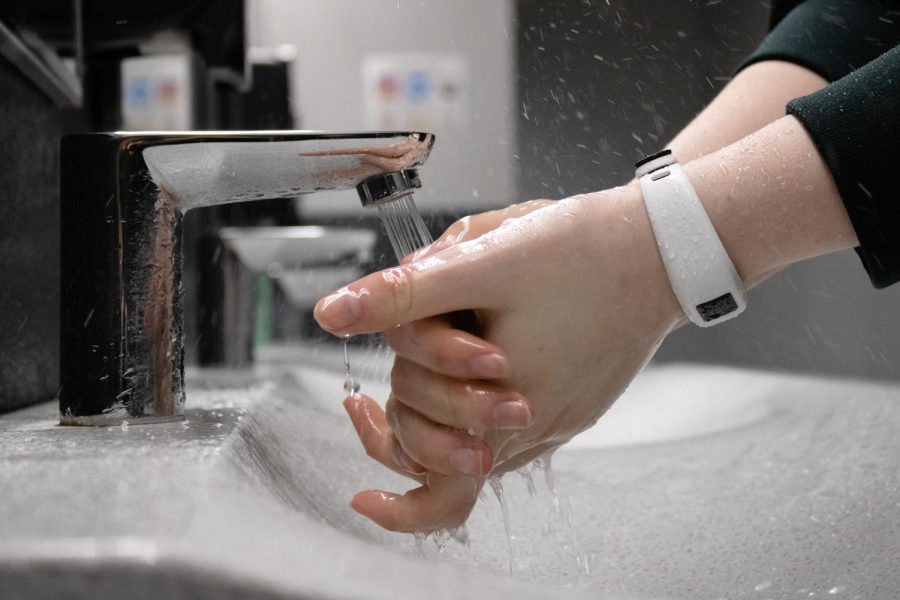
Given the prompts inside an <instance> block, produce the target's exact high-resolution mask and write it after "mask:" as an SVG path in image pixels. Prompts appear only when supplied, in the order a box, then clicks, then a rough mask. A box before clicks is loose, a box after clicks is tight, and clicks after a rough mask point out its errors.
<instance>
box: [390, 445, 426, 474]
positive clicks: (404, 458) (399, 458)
mask: <svg viewBox="0 0 900 600" xmlns="http://www.w3.org/2000/svg"><path fill="white" fill-rule="evenodd" d="M394 462H396V463H397V464H398V465H400V468H401V469H403V470H404V471H406V472H407V473H409V474H410V475H424V474H425V468H424V467H422V465H420V464H418V463H417V462H415V461H414V460H413V459H412V458H410V457H409V454H407V453H406V451H405V450H403V448H401V447H400V446H396V445H395V446H394Z"/></svg>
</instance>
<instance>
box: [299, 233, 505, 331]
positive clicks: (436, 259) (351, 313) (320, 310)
mask: <svg viewBox="0 0 900 600" xmlns="http://www.w3.org/2000/svg"><path fill="white" fill-rule="evenodd" d="M471 244H478V241H477V240H473V241H471V242H466V243H464V244H460V245H458V246H454V247H452V248H448V249H447V250H444V251H443V252H440V253H438V254H436V255H434V256H432V257H430V258H427V259H425V260H421V261H413V262H410V263H407V264H404V265H401V266H399V267H393V268H391V269H386V270H384V271H380V272H378V273H372V274H371V275H367V276H366V277H363V278H362V279H359V280H357V281H355V282H353V283H351V284H350V285H348V286H345V287H343V288H341V289H339V290H337V291H335V292H333V293H331V294H329V295H328V296H326V297H325V298H322V299H321V300H319V302H318V303H317V304H316V308H315V311H314V315H315V318H316V321H318V323H319V325H321V326H322V327H323V328H324V329H325V330H327V331H329V332H331V333H333V334H335V335H355V334H358V333H372V332H376V331H386V330H388V329H390V328H392V327H395V326H397V325H400V324H403V323H409V322H410V321H417V320H419V319H424V318H427V317H432V316H436V315H441V314H445V313H450V312H455V311H461V310H465V309H477V308H482V307H483V306H484V305H486V304H487V303H488V302H489V301H490V299H491V295H490V292H491V290H492V288H493V287H494V286H492V285H484V284H479V283H478V282H477V281H475V282H473V281H472V280H471V273H472V270H471V269H470V268H468V267H469V266H470V265H471V263H472V261H477V260H481V259H484V258H488V255H489V254H491V253H490V252H489V251H488V250H489V249H488V248H487V247H481V246H480V245H479V246H478V247H475V246H471ZM488 265H489V266H490V268H489V269H481V273H480V278H485V277H486V278H488V279H489V281H490V280H491V279H490V278H491V273H490V272H491V271H493V269H494V266H495V265H493V264H492V263H488ZM485 271H487V272H485ZM492 283H496V282H494V281H492Z"/></svg>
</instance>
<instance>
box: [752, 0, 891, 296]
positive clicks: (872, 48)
mask: <svg viewBox="0 0 900 600" xmlns="http://www.w3.org/2000/svg"><path fill="white" fill-rule="evenodd" d="M772 22H773V25H774V28H773V29H772V31H771V32H770V33H769V35H768V37H767V38H766V39H765V40H764V41H763V43H762V44H761V45H760V47H759V48H758V49H757V50H756V51H755V52H754V53H753V54H752V55H751V56H750V57H749V58H748V59H747V61H746V62H744V64H743V65H742V67H741V68H743V67H745V66H747V65H750V64H753V63H755V62H760V61H764V60H783V61H788V62H792V63H795V64H798V65H801V66H803V67H806V68H808V69H810V70H812V71H814V72H816V73H818V74H819V75H821V76H822V77H824V78H825V79H826V80H828V81H831V82H833V83H832V84H831V85H829V86H827V87H826V88H825V89H823V90H821V91H819V92H816V93H814V94H811V95H809V96H805V97H803V98H797V99H795V100H792V101H791V102H790V103H789V104H788V107H787V112H788V113H789V114H792V115H794V116H795V117H797V118H798V119H799V120H800V121H801V122H802V123H803V125H804V127H806V129H807V131H809V133H810V136H811V137H812V138H813V141H814V142H815V144H816V147H817V148H818V150H819V153H820V154H821V155H822V158H823V159H824V160H825V162H826V163H827V164H828V167H829V169H830V171H831V174H832V176H833V177H834V181H835V183H836V184H837V187H838V191H839V192H840V194H841V199H842V200H843V201H844V205H845V206H846V208H847V213H848V214H849V215H850V220H851V221H852V223H853V227H854V229H855V230H856V234H857V237H858V238H859V242H860V246H859V248H857V249H856V251H857V253H858V254H859V256H860V258H861V259H862V262H863V265H864V266H865V268H866V271H867V272H868V274H869V278H870V279H871V280H872V284H873V285H875V287H879V288H881V287H886V286H888V285H891V284H893V283H896V282H897V281H900V185H898V184H897V183H896V182H892V181H891V177H892V174H893V173H894V172H896V170H897V168H898V166H900V48H897V45H898V44H900V0H805V1H803V2H796V1H795V0H781V1H776V2H775V5H774V6H773V15H772Z"/></svg>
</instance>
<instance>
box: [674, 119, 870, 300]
mask: <svg viewBox="0 0 900 600" xmlns="http://www.w3.org/2000/svg"><path fill="white" fill-rule="evenodd" d="M685 171H686V172H687V174H688V177H689V178H690V180H691V182H692V184H693V185H694V188H695V189H696V191H697V195H698V196H699V197H700V199H701V201H702V202H703V205H704V207H705V208H706V211H707V213H708V214H709V217H710V219H711V220H712V222H713V225H714V226H715V228H716V231H717V232H718V234H719V237H720V238H721V239H722V243H723V244H724V245H725V248H726V249H727V251H728V254H729V255H730V256H731V259H732V261H733V262H734V264H735V267H736V268H737V270H738V272H739V273H740V275H741V277H742V279H743V280H744V281H745V282H748V283H749V284H750V285H752V284H755V283H758V282H759V281H761V280H762V279H764V278H765V277H764V276H765V274H766V273H770V272H773V271H775V270H778V269H780V268H783V267H785V266H787V265H789V264H792V263H795V262H798V261H801V260H804V259H807V258H812V257H814V256H820V255H822V254H827V253H830V252H834V251H837V250H842V249H845V248H851V247H854V246H856V245H857V244H858V242H857V238H856V233H855V232H854V229H853V226H852V224H851V222H850V219H849V217H848V216H847V211H846V209H845V208H844V205H843V203H842V201H841V197H840V194H839V193H838V190H837V187H836V186H835V184H834V180H833V179H832V177H831V173H830V172H829V170H828V168H827V166H826V165H825V163H824V161H823V160H822V158H821V156H820V155H819V153H818V151H817V150H816V147H815V145H814V144H813V141H812V139H810V137H809V135H808V134H807V133H806V130H805V129H804V128H803V125H802V124H801V123H800V122H799V121H798V120H797V119H796V118H794V117H782V118H781V119H779V120H777V121H775V122H774V123H772V124H770V125H768V126H766V127H764V128H762V129H761V130H759V131H757V132H755V133H752V134H750V135H749V136H747V137H745V138H743V139H741V140H740V141H738V142H737V143H735V144H732V145H729V146H727V147H725V148H723V149H721V150H719V151H717V152H714V153H712V154H709V155H707V156H704V157H701V158H698V159H696V160H693V161H691V162H689V163H687V164H685Z"/></svg>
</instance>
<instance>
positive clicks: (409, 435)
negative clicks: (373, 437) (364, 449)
mask: <svg viewBox="0 0 900 600" xmlns="http://www.w3.org/2000/svg"><path fill="white" fill-rule="evenodd" d="M385 410H386V412H387V418H388V421H389V422H390V424H391V429H392V430H393V432H394V436H396V438H397V440H398V442H399V443H400V447H401V448H403V450H405V451H406V454H407V455H409V456H410V457H411V458H412V459H413V460H414V461H416V462H417V463H418V464H420V465H422V466H424V467H425V468H426V469H427V470H428V471H429V472H434V473H441V474H444V475H469V476H473V477H481V476H486V475H487V474H488V473H490V472H491V467H492V466H493V454H492V453H491V449H490V448H489V447H488V445H487V444H486V443H484V441H482V440H481V439H479V438H477V437H475V436H472V435H469V434H468V433H465V432H464V431H460V430H458V429H451V428H449V427H445V426H443V425H438V424H437V423H435V422H433V421H430V420H428V419H426V418H425V417H423V416H422V415H420V414H419V413H417V412H416V411H414V410H412V409H411V408H409V407H407V406H405V405H403V404H402V403H400V402H397V400H396V398H394V396H393V395H392V396H391V397H390V398H389V399H388V402H387V406H386V407H385Z"/></svg>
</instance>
